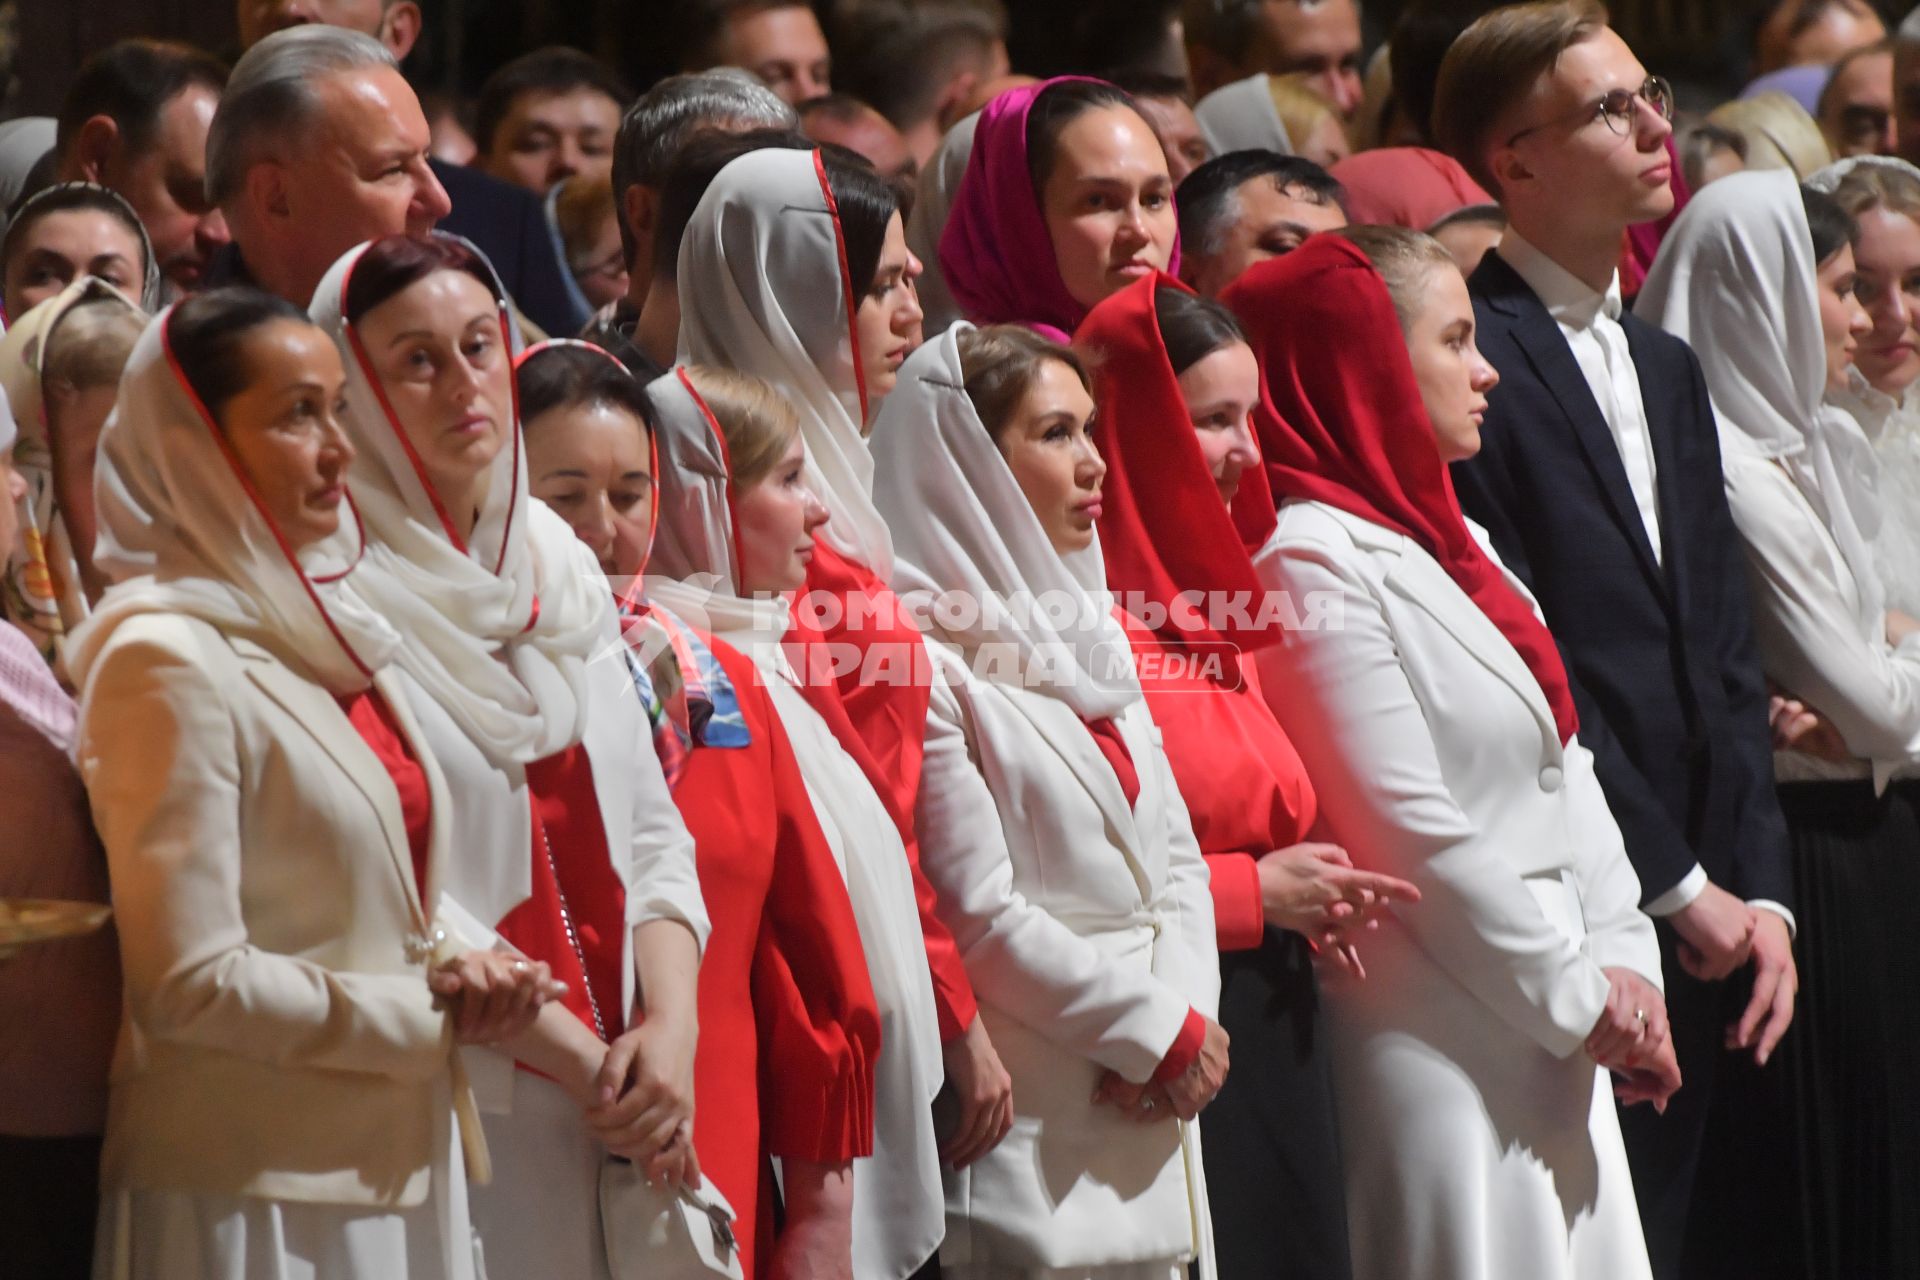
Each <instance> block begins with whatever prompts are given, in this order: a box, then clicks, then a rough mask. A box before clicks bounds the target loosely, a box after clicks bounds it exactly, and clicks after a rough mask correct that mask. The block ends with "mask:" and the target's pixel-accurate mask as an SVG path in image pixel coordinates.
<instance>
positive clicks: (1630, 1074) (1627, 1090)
mask: <svg viewBox="0 0 1920 1280" xmlns="http://www.w3.org/2000/svg"><path fill="white" fill-rule="evenodd" d="M1610 1069H1611V1070H1612V1072H1613V1074H1614V1075H1615V1076H1616V1077H1617V1078H1616V1079H1615V1080H1614V1082H1613V1096H1614V1097H1616V1098H1618V1099H1619V1100H1620V1105H1622V1106H1625V1107H1631V1106H1635V1105H1636V1104H1638V1103H1642V1102H1651V1103H1652V1104H1653V1109H1654V1110H1655V1111H1658V1112H1660V1113H1661V1114H1662V1115H1664V1114H1666V1110H1667V1099H1669V1098H1671V1097H1672V1096H1673V1095H1674V1094H1675V1093H1676V1092H1678V1091H1679V1088H1680V1060H1679V1059H1678V1058H1676V1057H1675V1056H1674V1053H1673V1041H1672V1039H1667V1040H1665V1041H1663V1042H1661V1045H1660V1047H1659V1048H1658V1049H1657V1050H1655V1051H1654V1052H1653V1053H1652V1054H1651V1055H1649V1057H1648V1058H1647V1060H1646V1062H1645V1063H1643V1064H1642V1065H1640V1066H1637V1067H1626V1068H1620V1067H1613V1068H1610Z"/></svg>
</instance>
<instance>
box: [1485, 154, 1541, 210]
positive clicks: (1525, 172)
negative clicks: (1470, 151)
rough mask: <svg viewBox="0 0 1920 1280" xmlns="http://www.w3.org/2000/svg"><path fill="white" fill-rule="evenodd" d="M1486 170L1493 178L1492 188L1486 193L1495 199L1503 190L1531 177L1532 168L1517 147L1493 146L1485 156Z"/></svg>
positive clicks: (1500, 196)
mask: <svg viewBox="0 0 1920 1280" xmlns="http://www.w3.org/2000/svg"><path fill="white" fill-rule="evenodd" d="M1487 172H1489V173H1491V174H1492V175H1493V179H1494V183H1493V188H1492V190H1491V191H1490V192H1489V193H1488V194H1490V195H1491V196H1493V198H1494V199H1496V200H1499V199H1501V198H1502V193H1503V192H1504V191H1506V190H1508V189H1510V188H1512V187H1514V186H1517V185H1519V184H1520V183H1523V182H1530V181H1532V179H1533V170H1531V169H1529V168H1528V167H1527V162H1526V161H1525V160H1524V159H1522V158H1521V156H1520V149H1519V148H1518V147H1507V146H1500V147H1495V148H1494V149H1493V150H1492V152H1491V153H1490V154H1489V155H1488V156H1487Z"/></svg>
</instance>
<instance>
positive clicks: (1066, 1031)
mask: <svg viewBox="0 0 1920 1280" xmlns="http://www.w3.org/2000/svg"><path fill="white" fill-rule="evenodd" d="M930 648H931V650H932V652H933V654H934V658H935V661H936V663H938V664H939V666H940V668H941V673H942V675H943V676H944V677H945V679H944V682H943V681H935V682H934V686H933V700H932V705H931V707H930V710H929V713H928V724H927V741H926V762H925V765H924V773H923V775H922V783H921V787H920V804H919V811H918V814H917V820H918V830H919V835H920V849H921V855H920V856H921V866H922V869H923V870H924V871H925V873H926V875H927V878H928V879H929V880H930V881H931V882H932V884H933V886H934V888H935V890H936V891H937V893H938V895H939V903H940V912H941V916H942V919H943V920H944V921H945V922H946V924H947V926H948V927H949V928H950V929H952V931H953V934H954V938H955V940H956V941H957V942H958V943H959V946H960V951H961V954H962V956H963V957H964V958H965V961H966V966H967V974H968V976H969V977H970V978H971V979H972V980H973V985H974V991H975V993H976V994H977V995H978V996H979V999H980V1016H981V1018H982V1020H983V1021H984V1023H985V1025H986V1028H987V1031H988V1032H989V1033H990V1034H991V1036H992V1038H993V1043H994V1047H995V1048H996V1049H997V1050H998V1051H999V1054H1000V1058H1001V1061H1002V1063H1003V1064H1004V1065H1005V1066H1006V1068H1007V1071H1008V1072H1009V1073H1010V1074H1011V1075H1012V1077H1013V1105H1014V1113H1015V1114H1014V1121H1013V1128H1012V1131H1011V1132H1010V1133H1009V1134H1008V1135H1007V1137H1006V1139H1005V1140H1004V1141H1002V1142H1001V1143H1000V1145H999V1146H997V1147H995V1148H994V1149H993V1150H992V1151H990V1152H988V1153H987V1154H986V1155H985V1156H983V1157H981V1158H980V1159H979V1160H978V1161H976V1162H975V1163H974V1164H972V1165H971V1166H969V1167H968V1168H966V1169H962V1170H957V1171H956V1170H951V1169H950V1170H948V1171H947V1173H946V1181H947V1242H946V1244H945V1245H944V1246H943V1247H942V1249H941V1261H942V1264H943V1265H946V1266H952V1267H957V1268H959V1269H960V1270H961V1271H962V1272H963V1273H965V1274H992V1275H1001V1274H1019V1273H1021V1272H1025V1271H1037V1270H1040V1269H1045V1268H1069V1267H1070V1268H1074V1269H1075V1272H1074V1273H1075V1274H1090V1273H1096V1272H1099V1271H1102V1270H1105V1269H1112V1270H1114V1271H1120V1270H1123V1269H1124V1270H1126V1271H1127V1273H1128V1274H1136V1273H1137V1272H1136V1271H1134V1270H1133V1268H1135V1267H1136V1266H1137V1265H1138V1264H1151V1263H1164V1264H1168V1265H1167V1266H1166V1268H1165V1269H1162V1270H1161V1271H1159V1272H1158V1274H1162V1275H1165V1274H1170V1273H1171V1272H1172V1270H1173V1266H1174V1264H1176V1263H1178V1262H1180V1261H1182V1260H1185V1259H1189V1258H1194V1257H1208V1256H1209V1253H1210V1242H1211V1235H1210V1228H1209V1226H1208V1224H1207V1209H1206V1191H1205V1178H1204V1176H1203V1174H1202V1171H1201V1162H1200V1132H1199V1126H1197V1125H1194V1124H1189V1123H1185V1122H1181V1121H1178V1120H1175V1119H1174V1118H1172V1117H1171V1116H1169V1117H1168V1118H1167V1119H1166V1120H1164V1121H1161V1122H1157V1123H1153V1124H1148V1125H1142V1124H1139V1123H1137V1122H1136V1121H1134V1120H1133V1119H1131V1118H1129V1117H1127V1116H1125V1115H1123V1114H1122V1113H1121V1112H1120V1111H1119V1110H1117V1109H1116V1108H1114V1107H1112V1106H1110V1105H1107V1104H1099V1105H1096V1104H1095V1103H1093V1101H1092V1097H1093V1092H1094V1087H1095V1086H1096V1085H1097V1084H1098V1083H1099V1081H1100V1078H1101V1076H1102V1074H1103V1073H1104V1072H1106V1071H1108V1070H1112V1071H1115V1072H1118V1073H1119V1074H1120V1075H1122V1076H1124V1077H1125V1078H1126V1079H1128V1080H1130V1081H1133V1082H1135V1083H1140V1082H1144V1081H1146V1080H1147V1079H1148V1078H1149V1077H1151V1076H1152V1075H1153V1073H1154V1071H1155V1069H1156V1068H1158V1067H1159V1065H1160V1062H1161V1059H1162V1058H1163V1057H1164V1056H1165V1055H1166V1052H1167V1050H1168V1049H1169V1048H1170V1047H1171V1046H1172V1044H1173V1041H1174V1039H1175V1037H1176V1036H1177V1035H1178V1034H1179V1032H1180V1029H1181V1027H1182V1025H1183V1023H1184V1022H1185V1021H1186V1018H1187V1014H1188V1011H1189V1009H1198V1010H1199V1011H1200V1012H1201V1013H1203V1014H1205V1015H1207V1016H1208V1017H1210V1018H1211V1017H1213V1016H1215V1015H1216V1013H1217V1012H1218V1006H1219V996H1220V968H1219V957H1218V954H1217V952H1216V950H1215V945H1214V924H1213V900H1212V897H1211V895H1210V893H1209V891H1208V888H1207V867H1206V862H1205V861H1204V859H1202V858H1201V856H1200V849H1199V846H1198V845H1197V844H1196V843H1195V841H1194V838H1193V829H1192V825H1191V821H1190V819H1189V818H1188V816H1187V807H1186V804H1185V802H1184V801H1182V799H1181V798H1180V792H1179V789H1178V788H1177V786H1176V785H1175V783H1174V780H1173V773H1172V770H1171V769H1170V767H1169V766H1168V764H1167V759H1166V753H1165V751H1164V750H1163V749H1162V747H1161V745H1160V731H1159V729H1157V728H1156V727H1155V726H1154V723H1153V717H1152V716H1151V714H1150V713H1149V712H1148V710H1147V704H1146V701H1145V700H1144V699H1138V698H1136V699H1135V700H1133V701H1132V702H1131V703H1129V704H1128V705H1127V706H1126V708H1125V710H1123V711H1122V712H1121V713H1120V714H1118V715H1117V716H1116V717H1115V722H1116V724H1117V725H1118V727H1119V729H1120V733H1121V736H1122V738H1123V739H1124V741H1125V743H1126V746H1127V750H1128V752H1129V753H1130V755H1131V756H1132V758H1133V762H1134V765H1135V768H1136V770H1137V772H1138V774H1139V777H1140V793H1139V796H1138V799H1137V801H1136V803H1134V804H1133V805H1131V806H1129V805H1128V804H1127V800H1126V795H1125V793H1124V792H1123V791H1122V790H1121V786H1120V781H1119V778H1118V777H1117V776H1116V775H1115V773H1114V771H1113V768H1112V766H1111V765H1110V764H1109V763H1108V762H1107V759H1106V757H1105V756H1103V755H1102V754H1101V751H1100V748H1099V746H1098V744H1097V743H1096V742H1095V740H1094V738H1093V736H1092V735H1091V734H1090V733H1089V732H1088V730H1087V728H1086V727H1085V725H1084V724H1082V722H1081V721H1080V719H1079V717H1078V716H1077V715H1076V714H1075V713H1074V711H1073V710H1072V708H1070V707H1069V706H1068V705H1067V704H1066V702H1064V701H1063V700H1061V699H1059V698H1057V697H1053V696H1050V695H1048V694H1047V693H1044V692H1041V691H1038V690H1034V689H1023V688H1019V687H1015V686H1012V685H1003V684H999V683H988V682H986V681H983V680H980V679H976V678H975V677H974V676H973V675H972V674H971V673H970V672H969V671H968V670H967V667H966V664H965V663H964V662H963V661H962V660H961V659H960V658H959V657H957V656H956V653H955V651H954V650H952V649H951V648H949V647H947V646H946V645H944V644H938V643H934V644H931V645H930ZM1180 1274H1184V1267H1181V1268H1180Z"/></svg>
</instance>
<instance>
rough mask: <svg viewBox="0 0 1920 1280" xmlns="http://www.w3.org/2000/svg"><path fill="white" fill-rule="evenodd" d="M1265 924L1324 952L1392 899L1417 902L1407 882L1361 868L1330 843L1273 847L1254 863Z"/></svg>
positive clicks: (1345, 942) (1336, 946)
mask: <svg viewBox="0 0 1920 1280" xmlns="http://www.w3.org/2000/svg"><path fill="white" fill-rule="evenodd" d="M1254 865H1255V868H1256V870H1257V871H1258V873H1259V876H1260V907H1261V910H1262V912H1263V913H1264V914H1265V915H1266V919H1267V923H1268V924H1270V925H1272V926H1273V927H1274V928H1276V929H1291V930H1293V931H1294V932H1295V933H1298V934H1302V935H1304V936H1305V937H1306V938H1307V940H1308V941H1310V942H1312V943H1313V944H1314V946H1315V947H1316V948H1318V949H1319V950H1321V951H1322V952H1328V951H1332V952H1335V953H1339V949H1340V948H1341V947H1342V946H1346V945H1350V939H1349V937H1348V936H1347V935H1349V934H1351V933H1353V932H1354V931H1356V930H1360V929H1364V928H1366V927H1367V926H1368V925H1369V924H1371V923H1372V922H1373V921H1374V920H1375V919H1377V918H1378V917H1379V916H1380V915H1382V914H1383V913H1384V912H1385V911H1386V910H1387V908H1388V906H1389V905H1390V904H1392V903H1394V902H1418V901H1420V890H1419V889H1417V888H1415V887H1414V886H1413V885H1412V884H1410V883H1408V882H1407V881H1405V880H1401V879H1397V878H1396V877H1394V876H1383V875H1381V874H1379V873H1378V872H1374V871H1362V870H1359V869H1357V868H1356V867H1355V866H1354V865H1353V860H1352V859H1351V858H1349V857H1348V856H1347V851H1346V850H1345V849H1342V848H1341V847H1340V846H1338V845H1332V844H1296V845H1292V846H1290V847H1288V848H1285V849H1276V850H1274V851H1273V852H1272V853H1269V854H1267V855H1266V856H1265V857H1263V858H1261V859H1260V860H1259V861H1258V862H1257V863H1255V864H1254Z"/></svg>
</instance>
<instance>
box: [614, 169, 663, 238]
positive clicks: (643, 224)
mask: <svg viewBox="0 0 1920 1280" xmlns="http://www.w3.org/2000/svg"><path fill="white" fill-rule="evenodd" d="M659 217H660V193H659V192H657V191H655V190H654V189H653V188H652V187H649V186H648V185H647V184H646V183H644V182H636V183H634V184H633V185H632V186H630V187H628V188H627V189H626V190H625V191H622V192H621V193H620V220H621V221H622V222H624V223H626V224H627V234H628V235H630V236H632V237H633V243H634V248H635V250H636V251H640V250H647V251H650V249H648V246H651V245H652V244H653V228H654V224H655V223H656V222H657V221H658V220H659Z"/></svg>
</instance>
